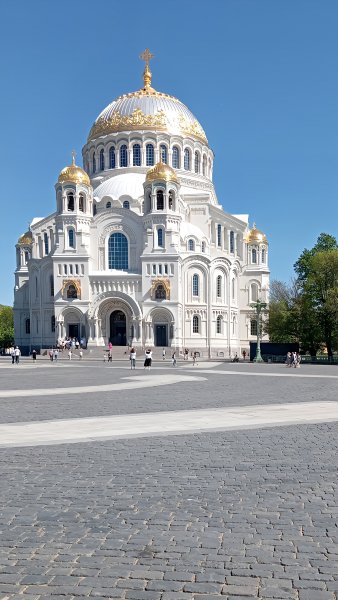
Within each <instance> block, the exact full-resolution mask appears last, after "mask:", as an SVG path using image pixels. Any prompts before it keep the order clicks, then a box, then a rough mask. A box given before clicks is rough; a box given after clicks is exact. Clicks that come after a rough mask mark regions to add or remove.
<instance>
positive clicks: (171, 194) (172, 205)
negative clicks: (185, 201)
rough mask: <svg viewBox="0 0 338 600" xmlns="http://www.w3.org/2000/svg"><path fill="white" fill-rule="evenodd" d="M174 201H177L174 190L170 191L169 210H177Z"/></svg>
mask: <svg viewBox="0 0 338 600" xmlns="http://www.w3.org/2000/svg"><path fill="white" fill-rule="evenodd" d="M174 200H175V192H173V190H169V210H175V207H174Z"/></svg>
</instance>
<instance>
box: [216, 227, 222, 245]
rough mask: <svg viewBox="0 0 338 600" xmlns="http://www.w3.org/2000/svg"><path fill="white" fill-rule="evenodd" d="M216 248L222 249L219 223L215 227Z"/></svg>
mask: <svg viewBox="0 0 338 600" xmlns="http://www.w3.org/2000/svg"><path fill="white" fill-rule="evenodd" d="M217 246H218V247H219V248H221V247H222V225H221V224H220V223H218V225H217Z"/></svg>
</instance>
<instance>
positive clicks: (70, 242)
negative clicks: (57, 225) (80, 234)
mask: <svg viewBox="0 0 338 600" xmlns="http://www.w3.org/2000/svg"><path fill="white" fill-rule="evenodd" d="M68 246H69V248H75V231H74V229H73V228H70V229H68Z"/></svg>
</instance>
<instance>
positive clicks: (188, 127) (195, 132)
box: [180, 115, 208, 144]
mask: <svg viewBox="0 0 338 600" xmlns="http://www.w3.org/2000/svg"><path fill="white" fill-rule="evenodd" d="M180 128H181V129H182V131H183V133H185V134H186V135H188V136H189V135H191V136H193V137H196V138H200V139H201V140H202V141H203V142H205V143H206V144H207V143H208V140H207V136H206V135H205V132H204V129H203V128H202V127H201V125H200V124H199V122H198V121H197V120H195V121H194V122H193V123H191V122H189V121H188V120H187V119H186V118H185V117H184V116H183V115H181V116H180Z"/></svg>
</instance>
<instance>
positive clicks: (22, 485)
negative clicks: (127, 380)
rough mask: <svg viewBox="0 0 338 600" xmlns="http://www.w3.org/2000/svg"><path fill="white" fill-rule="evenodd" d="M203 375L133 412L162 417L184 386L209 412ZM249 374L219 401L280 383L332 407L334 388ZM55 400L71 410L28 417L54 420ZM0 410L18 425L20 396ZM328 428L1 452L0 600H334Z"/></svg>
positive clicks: (332, 464) (337, 591)
mask: <svg viewBox="0 0 338 600" xmlns="http://www.w3.org/2000/svg"><path fill="white" fill-rule="evenodd" d="M270 372H272V371H270ZM331 372H332V371H331ZM46 373H47V375H39V377H42V378H43V377H44V378H45V380H44V386H45V387H51V382H50V381H49V380H48V373H49V372H48V370H47V371H46ZM98 373H99V372H98ZM201 374H202V373H201ZM120 375H121V374H120V373H119V376H120ZM72 376H73V377H75V376H77V377H78V376H79V375H78V374H77V372H75V370H74V371H73V373H72ZM121 376H123V374H122V375H121ZM204 376H206V377H207V378H208V381H207V382H206V383H205V384H203V385H202V384H197V386H196V388H194V389H192V385H193V384H192V383H190V384H185V383H182V384H180V383H178V384H177V385H175V386H172V390H171V394H170V392H169V391H168V386H164V387H163V388H152V389H149V390H148V391H147V390H146V397H144V396H143V394H145V391H144V390H143V391H142V398H139V399H138V402H139V406H140V409H141V408H142V403H143V406H144V412H145V411H146V409H147V408H148V405H151V410H152V411H154V410H157V408H154V404H155V405H156V406H157V405H158V403H160V402H161V401H162V402H163V403H164V404H165V410H167V409H168V406H167V403H168V401H173V402H177V399H176V395H177V394H178V395H179V396H180V401H181V408H184V409H186V408H189V406H188V407H187V406H185V405H182V398H181V394H182V393H183V396H184V393H185V394H186V393H187V391H186V390H187V389H188V388H189V387H190V394H191V397H192V404H194V403H198V401H199V402H203V401H204V402H211V401H212V400H213V402H214V403H216V404H213V403H211V404H210V406H214V405H217V402H222V401H223V396H224V387H222V384H221V381H223V386H224V377H225V376H221V375H215V376H214V375H211V374H210V375H204ZM244 379H245V381H244ZM256 380H257V381H256ZM256 380H255V381H254V378H252V379H251V378H244V377H236V376H233V377H231V382H230V381H229V383H227V385H231V386H233V387H232V390H233V395H232V398H231V400H232V402H233V405H235V404H237V398H240V397H241V398H242V401H243V404H245V401H246V403H247V404H249V403H250V402H252V403H254V400H255V398H254V396H255V394H256V403H257V404H258V403H261V400H262V398H261V396H262V395H263V396H264V398H263V402H265V403H269V401H270V398H272V397H273V398H274V402H278V398H279V397H280V398H281V399H282V396H283V399H282V401H283V402H285V401H286V399H287V398H285V396H284V392H285V386H287V393H288V394H289V395H290V401H292V400H293V398H295V396H296V395H297V398H295V399H296V400H297V401H298V402H299V401H301V400H309V398H308V397H307V396H308V394H313V397H314V399H316V400H318V399H322V400H328V399H336V397H335V396H334V387H333V383H332V382H335V380H324V379H323V380H322V381H320V382H319V381H318V380H316V379H313V380H305V379H303V380H302V382H301V379H297V380H296V379H295V378H294V379H292V378H287V381H283V382H282V383H281V382H280V381H279V380H278V381H277V378H276V379H275V378H264V377H262V378H260V377H257V378H256ZM96 381H97V379H96ZM215 382H216V384H215V385H214V383H215ZM16 383H17V385H18V388H21V387H22V381H19V382H16ZM93 383H94V382H93V375H92V384H93ZM64 384H65V379H64V375H62V385H63V386H64ZM31 385H35V382H33V381H32V382H31ZM81 385H83V379H82V376H81ZM181 386H183V387H185V386H187V388H185V392H184V391H183V392H182V390H181ZM204 386H205V387H204ZM331 386H332V387H331ZM41 387H43V386H41ZM249 388H250V397H249V400H248V397H247V395H248V389H249ZM335 388H336V389H337V384H336V383H335ZM283 390H284V391H283ZM121 393H122V392H118V394H117V396H118V398H117V399H115V398H110V403H111V405H110V409H111V410H112V412H111V414H114V410H115V409H116V408H115V406H116V405H115V400H118V402H119V404H118V407H119V408H118V410H119V411H123V399H121V397H120V396H121ZM124 393H126V394H127V393H128V392H124ZM133 393H134V394H135V392H133ZM274 393H275V396H274ZM168 394H170V396H169V397H168ZM199 396H200V398H199ZM90 398H91V403H92V404H93V407H92V410H93V411H94V412H92V414H96V413H95V403H96V402H97V399H96V398H95V396H93V395H91V396H90ZM183 399H184V398H183ZM112 400H114V402H112ZM66 401H68V403H69V405H70V407H71V410H72V411H73V413H74V416H77V417H79V416H83V415H82V412H81V403H80V399H78V398H77V397H76V396H69V398H68V399H66V398H60V402H61V408H60V406H59V407H58V402H59V397H57V396H56V397H53V398H52V399H51V400H50V401H48V399H46V400H45V404H43V403H42V402H41V399H39V403H38V406H37V408H36V410H37V411H40V413H41V414H40V417H41V418H42V419H46V418H50V416H49V415H50V412H51V410H50V407H51V406H52V405H55V410H56V409H57V408H59V413H58V417H59V418H60V417H61V416H62V417H64V414H63V412H62V411H63V407H64V406H66ZM129 401H130V402H131V401H132V400H131V399H129ZM4 402H5V400H4V399H2V400H1V401H0V405H1V407H2V406H3V403H4ZM11 402H12V403H13V407H12V412H13V417H14V416H15V421H24V420H25V419H26V417H27V416H28V418H27V419H26V420H30V418H29V417H30V415H31V414H32V413H31V412H30V411H29V410H28V406H29V405H34V403H35V400H34V398H27V399H25V401H22V400H20V399H17V400H15V399H11ZM88 402H89V397H88V398H86V400H85V406H87V403H88ZM105 402H106V404H105V408H104V410H105V411H106V412H105V414H109V400H108V399H107V400H105ZM9 404H10V403H6V406H7V411H8V410H9ZM221 405H222V406H223V405H224V404H221ZM24 406H27V410H26V412H25V411H22V409H23V407H24ZM129 408H130V406H129V405H128V406H127V410H126V411H125V412H128V409H129ZM176 409H177V407H176ZM46 413H47V415H48V417H46ZM337 434H338V423H330V424H319V425H300V426H290V427H280V428H270V429H257V430H248V431H234V432H213V433H203V434H194V435H181V436H172V435H170V436H166V437H150V438H142V439H141V438H137V439H125V440H116V441H105V442H92V443H79V444H72V445H70V444H64V445H58V446H40V447H30V448H15V449H2V450H1V451H0V469H1V480H0V481H1V487H0V507H1V508H2V510H1V513H0V537H1V547H0V598H1V599H2V600H5V599H9V598H11V599H15V600H16V599H21V600H33V599H35V600H38V599H39V600H42V599H47V598H51V599H52V600H57V599H58V598H62V599H63V600H65V599H66V598H67V599H69V600H81V599H82V598H102V599H108V598H110V599H113V600H114V599H116V600H118V599H125V600H143V599H145V600H203V599H205V600H215V599H216V598H217V599H219V600H222V599H224V600H250V599H251V600H252V599H254V598H255V599H257V598H263V599H266V600H270V599H274V600H282V599H293V600H337V598H338V544H337V541H338V527H337V525H338V507H337V495H338V494H337V462H338V452H337V450H338V435H337Z"/></svg>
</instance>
